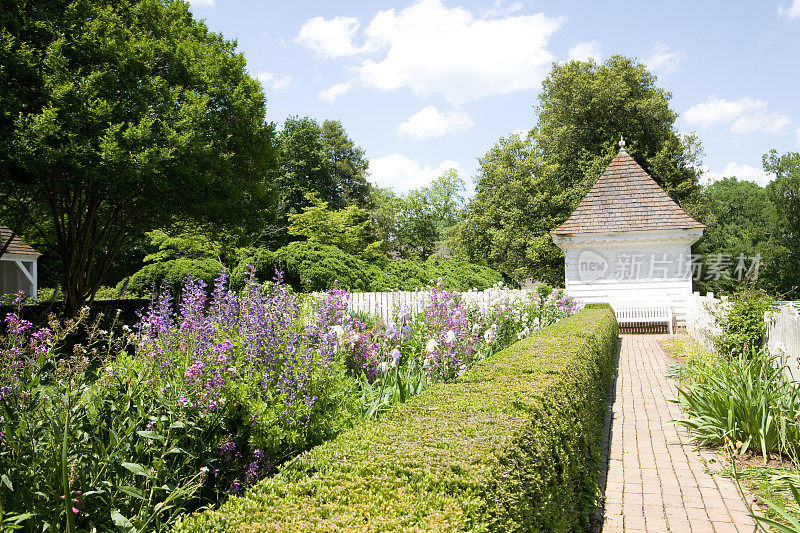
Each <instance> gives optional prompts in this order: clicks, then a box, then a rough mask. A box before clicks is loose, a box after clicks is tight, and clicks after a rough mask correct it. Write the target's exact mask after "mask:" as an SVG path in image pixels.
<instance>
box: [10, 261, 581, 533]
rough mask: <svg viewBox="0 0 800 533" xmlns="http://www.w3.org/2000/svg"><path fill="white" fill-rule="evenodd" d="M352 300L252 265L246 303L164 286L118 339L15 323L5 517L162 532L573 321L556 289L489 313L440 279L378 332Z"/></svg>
mask: <svg viewBox="0 0 800 533" xmlns="http://www.w3.org/2000/svg"><path fill="white" fill-rule="evenodd" d="M348 301H349V293H347V292H346V291H344V290H342V289H339V288H334V289H332V290H330V291H328V292H326V293H324V294H323V295H322V296H321V297H320V299H319V300H311V299H306V300H303V299H301V297H299V296H298V295H295V294H294V293H293V292H292V291H291V290H290V289H289V288H288V287H287V286H286V285H284V284H283V283H282V282H281V280H280V279H277V280H276V281H275V282H274V283H267V284H264V285H262V284H260V283H258V282H257V281H256V279H255V276H254V272H253V271H252V270H251V272H250V273H249V274H248V276H247V278H246V283H245V286H244V288H243V290H242V291H241V292H240V293H235V292H231V291H230V290H229V289H228V288H227V282H226V274H225V272H223V273H222V274H220V276H219V277H218V278H217V280H216V283H215V286H214V289H213V291H212V293H211V295H209V294H208V293H207V290H206V286H205V283H204V282H202V281H201V280H197V279H190V280H188V281H187V282H186V283H185V285H184V286H183V288H182V295H181V298H180V301H179V304H178V306H177V310H176V309H175V306H174V305H173V301H172V298H171V295H170V294H169V293H168V292H162V293H161V294H160V295H159V296H158V297H156V298H155V299H154V300H153V301H152V303H151V304H150V306H149V308H148V309H147V310H146V312H145V313H144V314H143V315H142V317H141V321H140V322H139V324H138V325H137V326H136V327H135V328H134V329H133V330H131V329H130V328H128V327H127V326H123V328H122V331H123V334H122V335H113V334H108V333H107V332H104V331H102V330H100V324H101V322H100V320H101V319H98V322H96V323H93V324H91V325H89V326H88V327H86V331H84V332H79V331H78V329H79V327H80V325H81V324H80V322H81V321H82V320H85V318H86V315H85V313H86V312H88V311H84V312H82V314H81V316H80V317H79V318H78V319H77V320H73V321H68V322H67V323H66V324H61V323H59V322H58V321H57V320H56V319H55V318H53V319H51V321H50V324H49V326H48V327H45V328H42V329H39V330H34V328H33V327H32V325H31V323H30V322H27V321H25V320H22V319H20V318H19V314H18V313H11V314H9V315H8V316H7V317H6V319H5V322H6V326H7V328H8V332H9V333H8V335H7V336H6V337H4V338H2V357H0V472H2V475H0V505H1V507H0V523H2V522H3V521H4V520H18V521H19V522H20V523H21V524H23V525H24V527H25V528H26V530H30V531H40V530H42V528H43V527H45V528H48V527H49V528H50V529H52V530H61V529H67V530H69V531H74V530H76V529H75V528H78V529H81V530H90V529H92V528H97V529H99V530H107V529H111V528H113V527H114V526H116V527H117V528H121V529H123V530H126V531H133V530H136V531H149V530H155V529H161V528H163V527H164V526H166V525H168V524H170V523H171V522H172V521H174V519H175V517H176V516H177V515H179V514H180V513H183V512H186V511H191V510H194V509H198V508H199V507H200V506H202V505H205V504H209V503H214V502H216V501H219V500H220V499H224V498H225V497H226V496H227V495H228V494H230V493H235V492H238V491H239V490H241V489H242V488H243V487H245V486H247V485H249V484H252V483H253V482H254V481H256V480H257V479H259V478H261V477H263V476H264V475H267V474H270V473H272V472H273V471H274V469H275V468H276V467H277V466H278V465H280V464H282V463H284V462H285V461H286V460H288V459H290V458H292V457H294V456H295V455H297V453H299V452H301V451H303V450H306V449H308V448H310V447H312V446H314V445H316V444H319V443H321V442H323V441H325V440H328V439H329V438H331V437H333V436H335V435H336V434H337V433H339V432H340V431H341V430H342V429H344V428H347V427H349V426H351V425H352V424H353V423H354V422H356V421H357V420H359V419H360V418H361V417H373V416H376V415H377V414H379V413H381V412H383V411H385V410H387V409H390V408H391V407H392V406H393V405H395V404H396V403H398V402H403V401H405V400H406V399H408V398H410V397H412V396H414V395H416V394H418V393H419V392H421V391H423V390H425V389H427V388H429V387H430V386H432V385H434V384H436V383H439V382H441V381H448V380H451V379H452V378H454V377H456V376H458V375H460V374H462V373H463V372H465V371H466V370H467V369H468V368H469V367H470V366H471V365H473V364H474V363H475V362H477V361H480V360H482V359H484V358H486V357H488V356H489V355H491V354H492V353H493V352H494V351H496V350H497V349H501V348H503V347H505V346H508V345H509V344H511V343H513V342H516V341H517V340H518V339H520V338H525V337H527V336H528V335H530V334H531V333H533V332H535V331H537V330H539V329H541V328H543V327H545V326H547V325H549V324H551V323H553V322H555V321H558V320H560V319H562V318H565V317H567V316H569V315H571V314H573V313H575V312H576V311H577V310H578V306H577V303H576V302H574V301H573V300H571V299H569V298H567V297H565V296H564V295H563V292H561V291H558V290H556V291H552V292H549V293H548V292H547V291H544V292H542V293H541V294H540V293H535V294H534V295H533V296H532V297H531V298H530V299H527V300H522V301H520V300H515V301H510V300H509V299H508V298H507V297H505V298H504V297H503V294H502V292H499V293H498V298H497V299H496V300H495V301H493V302H492V303H491V305H489V306H486V307H484V308H480V309H479V308H475V307H473V306H468V305H465V304H464V303H463V302H461V301H460V299H458V298H456V297H455V296H454V295H453V294H451V293H449V292H447V291H445V290H444V288H443V286H442V285H437V286H434V287H433V288H431V289H430V294H429V304H428V305H427V306H426V308H425V309H424V311H423V312H422V313H420V314H417V315H412V314H411V313H410V311H409V310H408V309H402V308H401V309H398V310H397V313H396V315H395V319H394V320H392V321H390V322H388V323H383V322H381V321H379V320H377V319H375V318H374V317H371V316H355V315H352V314H351V313H349V312H348ZM113 329H115V330H118V328H113ZM76 334H77V335H83V337H84V338H85V339H86V341H85V342H83V343H82V344H77V345H75V348H74V350H73V351H72V353H71V354H65V353H62V347H63V345H64V341H65V340H66V339H67V337H68V336H72V337H73V338H74V336H75V335H76ZM73 342H74V341H73ZM15 517H16V518H15Z"/></svg>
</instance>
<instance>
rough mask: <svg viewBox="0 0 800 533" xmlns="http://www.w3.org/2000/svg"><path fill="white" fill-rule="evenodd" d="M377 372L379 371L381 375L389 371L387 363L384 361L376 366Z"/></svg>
mask: <svg viewBox="0 0 800 533" xmlns="http://www.w3.org/2000/svg"><path fill="white" fill-rule="evenodd" d="M378 370H379V371H380V373H381V374H383V373H384V372H386V371H387V370H389V363H387V362H386V361H384V362H382V363H381V364H379V365H378Z"/></svg>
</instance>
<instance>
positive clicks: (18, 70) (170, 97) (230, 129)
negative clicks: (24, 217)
mask: <svg viewBox="0 0 800 533" xmlns="http://www.w3.org/2000/svg"><path fill="white" fill-rule="evenodd" d="M2 12H3V15H2V19H0V20H2V28H0V36H2V37H1V39H2V41H0V42H1V43H2V44H0V54H2V57H0V65H3V68H2V70H0V72H2V74H0V75H1V76H2V79H0V109H2V110H3V119H2V121H0V128H2V131H0V139H2V141H1V142H0V173H2V177H3V180H4V181H6V180H7V181H9V182H12V183H13V184H14V185H15V186H16V187H17V188H18V190H19V193H18V194H17V195H15V198H14V199H13V202H12V204H15V205H28V207H29V213H30V222H31V224H32V225H33V227H34V228H36V230H37V232H38V233H39V234H40V235H41V236H42V238H43V239H44V240H46V242H47V243H48V244H49V245H50V246H52V248H53V249H54V250H56V251H57V253H58V255H59V256H60V258H61V262H62V264H63V290H64V293H65V297H66V311H67V312H68V313H74V312H75V311H76V310H77V308H78V307H79V306H81V305H82V304H83V302H84V301H86V300H87V299H90V298H91V297H92V296H93V294H94V292H95V291H96V290H97V288H98V287H99V285H100V283H101V280H102V279H103V276H104V274H105V273H106V271H107V270H108V268H109V266H110V265H111V264H112V262H113V259H114V257H115V255H116V254H117V253H118V251H119V250H120V248H121V247H122V246H123V245H124V243H125V242H126V240H128V239H129V237H130V236H131V235H140V234H141V232H142V231H144V230H149V229H153V228H158V227H168V226H170V225H171V224H172V223H173V222H174V221H176V220H184V221H194V222H196V223H201V224H202V223H208V224H212V225H213V227H226V226H234V225H236V226H241V225H243V224H249V223H254V222H256V221H258V220H259V217H255V216H253V215H254V213H258V212H265V211H266V212H269V209H266V207H267V206H268V203H267V200H268V199H269V195H268V191H269V188H268V185H269V183H268V176H269V173H270V167H271V165H272V159H271V157H272V151H273V148H272V138H273V128H272V126H271V125H270V124H268V123H267V122H266V121H265V99H264V95H263V92H262V90H261V87H260V85H259V83H258V82H257V81H256V80H254V79H253V78H251V77H250V76H249V75H248V74H247V72H246V69H245V66H246V65H245V59H244V57H243V56H242V55H241V54H238V53H236V50H235V43H233V42H231V41H227V40H225V39H224V38H223V37H222V36H221V35H219V34H215V33H211V32H210V31H209V30H208V29H207V27H206V26H205V24H203V23H202V22H199V21H196V20H194V19H193V17H192V15H191V13H190V12H189V8H188V4H187V3H185V2H182V1H178V0H71V1H66V0H61V1H59V0H52V1H49V2H40V1H33V0H9V1H6V2H5V3H4V7H3V10H2ZM7 65H11V68H5V67H6V66H7ZM21 86H24V87H25V88H24V89H20V87H21ZM26 202H28V203H27V204H26Z"/></svg>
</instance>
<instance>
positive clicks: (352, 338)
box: [347, 331, 361, 344]
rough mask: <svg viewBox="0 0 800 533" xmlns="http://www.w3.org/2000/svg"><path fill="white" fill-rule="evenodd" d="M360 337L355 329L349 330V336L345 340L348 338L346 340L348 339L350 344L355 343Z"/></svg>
mask: <svg viewBox="0 0 800 533" xmlns="http://www.w3.org/2000/svg"><path fill="white" fill-rule="evenodd" d="M360 338H361V335H359V334H358V333H356V332H355V331H351V332H350V336H349V338H348V339H347V340H348V341H350V343H351V344H355V343H357V342H358V340H359V339H360Z"/></svg>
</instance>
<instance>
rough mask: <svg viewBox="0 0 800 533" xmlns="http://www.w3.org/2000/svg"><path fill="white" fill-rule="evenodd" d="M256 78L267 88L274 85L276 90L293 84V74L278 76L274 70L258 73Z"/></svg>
mask: <svg viewBox="0 0 800 533" xmlns="http://www.w3.org/2000/svg"><path fill="white" fill-rule="evenodd" d="M256 79H257V80H258V81H259V82H260V83H261V86H262V87H264V88H265V89H266V88H268V87H272V88H273V89H275V90H280V89H285V88H286V87H289V86H291V85H292V76H291V74H290V75H288V76H283V77H278V76H277V75H276V74H275V73H274V72H262V73H260V74H257V75H256Z"/></svg>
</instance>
